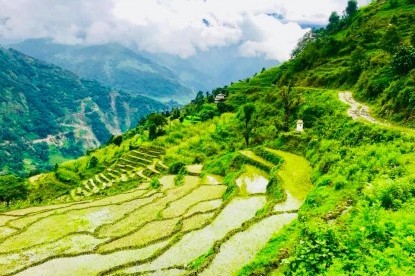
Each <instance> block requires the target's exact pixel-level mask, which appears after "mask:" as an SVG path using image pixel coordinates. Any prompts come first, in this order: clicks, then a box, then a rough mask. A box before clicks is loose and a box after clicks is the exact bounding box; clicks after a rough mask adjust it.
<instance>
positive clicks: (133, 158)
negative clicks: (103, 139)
mask: <svg viewBox="0 0 415 276" xmlns="http://www.w3.org/2000/svg"><path fill="white" fill-rule="evenodd" d="M124 158H125V159H127V160H129V161H132V162H135V163H141V164H151V163H152V161H151V160H149V159H146V158H143V157H139V156H135V155H132V154H131V155H128V156H125V157H124Z"/></svg>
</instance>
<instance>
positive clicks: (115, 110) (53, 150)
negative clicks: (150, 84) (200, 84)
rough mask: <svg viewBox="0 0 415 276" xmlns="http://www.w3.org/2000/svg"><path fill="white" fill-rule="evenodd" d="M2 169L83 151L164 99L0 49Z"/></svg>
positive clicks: (42, 162)
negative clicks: (109, 85) (83, 77)
mask: <svg viewBox="0 0 415 276" xmlns="http://www.w3.org/2000/svg"><path fill="white" fill-rule="evenodd" d="M0 68H1V71H0V105H1V106H2V108H1V109H0V127H1V133H0V141H1V145H2V146H1V147H0V164H1V166H0V171H3V172H4V171H9V170H10V171H14V172H22V171H23V170H24V171H31V170H34V169H35V168H39V166H40V168H42V167H45V166H47V165H48V164H50V162H53V161H56V160H51V159H50V157H52V156H59V155H63V156H64V157H65V158H70V157H75V156H79V154H80V153H82V152H84V150H85V149H87V148H93V147H96V146H99V145H101V144H102V143H104V142H107V141H108V139H109V138H110V136H111V134H120V133H122V132H123V131H126V130H127V129H129V128H131V127H133V126H135V125H136V124H137V122H138V120H139V119H140V118H141V117H142V116H144V115H146V114H148V113H150V112H153V111H160V110H163V109H164V108H165V106H164V105H163V104H161V103H160V102H157V101H154V100H151V99H148V98H146V97H142V96H133V95H131V94H129V93H125V92H123V91H117V90H113V89H110V88H107V87H104V86H102V85H100V84H99V83H97V82H95V81H87V80H81V79H79V77H77V76H76V75H75V74H73V73H72V72H69V71H66V70H63V69H61V68H59V67H57V66H54V65H49V64H46V63H44V62H41V61H39V60H36V59H34V58H31V57H29V56H26V55H24V54H22V53H20V52H17V51H15V50H13V49H10V50H6V49H0Z"/></svg>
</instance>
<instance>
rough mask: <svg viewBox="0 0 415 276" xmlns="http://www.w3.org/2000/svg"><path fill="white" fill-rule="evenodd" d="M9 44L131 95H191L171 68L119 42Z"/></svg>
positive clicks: (183, 97)
mask: <svg viewBox="0 0 415 276" xmlns="http://www.w3.org/2000/svg"><path fill="white" fill-rule="evenodd" d="M11 47H13V48H15V49H17V50H19V51H22V52H24V53H26V54H28V55H31V56H33V57H36V58H38V59H41V60H45V61H47V62H50V63H53V64H56V65H58V66H61V67H63V68H66V69H69V70H71V71H72V72H74V73H76V74H77V75H79V76H81V77H83V78H86V79H93V80H97V81H99V82H101V83H103V84H104V85H107V86H110V87H114V88H117V89H122V90H125V91H127V92H130V93H132V94H133V95H135V94H140V95H144V96H147V97H150V98H153V99H157V100H160V101H170V100H174V101H177V102H181V103H187V102H188V101H189V100H190V99H191V98H193V96H194V95H193V92H192V91H191V90H190V89H189V88H187V87H186V86H184V85H183V84H181V83H180V82H179V81H178V77H177V76H176V75H175V74H174V73H173V71H171V70H169V69H167V68H166V67H163V66H160V65H159V64H157V63H155V62H154V61H152V60H150V59H148V58H146V57H145V56H143V55H140V54H138V53H135V52H133V51H131V50H129V49H127V48H126V47H124V46H122V45H120V44H105V45H95V46H70V45H63V44H56V43H53V42H51V41H50V40H46V39H38V40H27V41H24V42H21V43H19V44H13V45H11Z"/></svg>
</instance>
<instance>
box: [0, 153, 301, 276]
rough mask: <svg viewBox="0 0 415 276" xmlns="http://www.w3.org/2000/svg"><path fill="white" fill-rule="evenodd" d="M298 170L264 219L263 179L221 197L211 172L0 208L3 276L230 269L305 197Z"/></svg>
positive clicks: (205, 272)
mask: <svg viewBox="0 0 415 276" xmlns="http://www.w3.org/2000/svg"><path fill="white" fill-rule="evenodd" d="M149 154H150V153H149ZM247 155H250V153H248V154H247ZM134 156H137V157H140V156H139V155H138V154H137V155H134ZM141 157H148V156H144V155H142V156H141ZM141 157H140V158H141ZM253 157H254V158H255V159H256V160H257V161H258V160H259V159H258V158H257V157H256V156H253ZM291 157H292V156H291ZM291 159H292V160H294V159H295V158H294V159H293V158H291ZM292 160H289V161H288V162H287V166H288V167H289V166H291V165H290V164H291V162H292ZM262 161H263V160H261V162H262ZM294 161H295V162H298V160H294ZM288 163H290V164H288ZM267 164H268V165H269V166H272V165H271V163H270V162H268V163H267ZM153 169H155V170H156V167H155V165H154V167H153ZM200 169H201V168H200V167H197V170H198V171H199V170H200ZM253 175H255V177H257V178H258V176H261V177H263V178H264V179H266V177H267V175H266V173H265V172H264V171H261V170H259V169H257V168H255V167H251V168H250V169H249V170H248V171H247V174H246V175H244V176H242V177H247V178H248V179H249V177H252V176H253ZM300 176H301V177H300V179H299V180H298V181H297V182H296V181H295V180H293V181H292V182H291V183H288V185H289V190H290V191H289V193H288V194H287V202H286V203H281V204H277V205H276V206H275V207H274V208H270V210H269V211H268V213H267V214H265V215H262V216H261V217H258V215H257V214H258V211H259V210H261V209H263V208H264V206H266V203H267V197H266V196H265V194H264V192H265V190H264V187H263V186H264V185H263V184H264V183H262V184H261V183H259V182H255V181H251V182H252V183H250V184H249V185H250V188H249V189H248V190H252V189H253V191H254V192H250V193H246V192H242V191H240V192H239V193H238V194H237V195H236V196H234V197H233V198H231V199H228V200H223V195H224V193H225V191H226V188H227V187H226V186H225V185H223V184H222V181H223V179H222V178H221V177H218V176H213V175H204V177H203V179H201V178H200V177H199V176H197V175H188V176H185V177H184V181H183V184H182V185H180V186H176V185H175V183H174V177H175V176H174V175H165V176H163V177H161V178H160V183H161V186H160V188H158V189H156V190H155V189H152V188H150V185H148V183H143V184H142V185H140V186H139V188H137V189H135V190H132V191H130V192H128V193H124V194H120V195H116V196H111V197H107V198H103V199H98V200H87V201H83V202H76V203H70V204H60V205H54V206H44V207H34V208H28V209H23V210H16V211H13V212H8V213H6V214H0V275H14V274H17V275H98V274H100V275H116V274H123V273H127V274H128V273H140V274H141V273H143V274H150V275H186V274H189V273H190V274H202V275H232V274H234V273H236V272H237V271H238V270H239V269H240V268H242V267H243V266H244V265H246V264H247V263H249V262H250V261H251V260H253V258H254V257H255V255H256V253H257V252H258V251H260V250H261V249H262V248H263V247H264V245H265V244H266V243H267V241H268V240H269V239H270V237H271V236H272V235H273V234H274V233H275V232H277V231H278V230H279V229H280V228H281V227H283V226H284V225H286V224H288V223H290V222H291V221H292V220H294V219H295V218H296V216H297V215H296V211H295V210H297V209H298V208H299V206H300V205H301V202H302V200H303V198H298V196H297V195H296V194H294V193H291V189H294V190H295V185H300V184H299V183H302V182H301V181H303V180H304V177H307V175H305V174H304V175H303V174H301V175H300ZM101 179H102V178H101ZM244 181H247V180H244ZM255 183H256V184H258V183H259V184H260V187H259V188H258V187H255V185H256V184H255ZM296 183H297V184H296ZM246 184H247V183H245V185H246ZM249 185H248V186H249ZM251 186H252V187H251ZM257 189H260V192H255V191H257ZM301 189H302V188H301ZM284 204H285V205H284ZM293 207H295V208H293ZM208 255H209V257H208V258H205V259H203V258H202V259H203V260H202V261H197V260H201V256H208ZM195 264H197V265H195Z"/></svg>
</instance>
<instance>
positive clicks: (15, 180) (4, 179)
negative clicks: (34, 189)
mask: <svg viewBox="0 0 415 276" xmlns="http://www.w3.org/2000/svg"><path fill="white" fill-rule="evenodd" d="M27 194H28V189H27V185H26V183H25V181H24V180H23V179H21V178H19V177H17V176H15V175H3V176H0V201H2V202H5V203H6V206H7V207H8V206H9V204H10V202H12V201H15V200H18V199H25V198H26V197H27Z"/></svg>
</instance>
